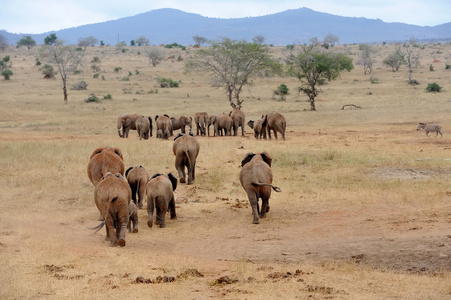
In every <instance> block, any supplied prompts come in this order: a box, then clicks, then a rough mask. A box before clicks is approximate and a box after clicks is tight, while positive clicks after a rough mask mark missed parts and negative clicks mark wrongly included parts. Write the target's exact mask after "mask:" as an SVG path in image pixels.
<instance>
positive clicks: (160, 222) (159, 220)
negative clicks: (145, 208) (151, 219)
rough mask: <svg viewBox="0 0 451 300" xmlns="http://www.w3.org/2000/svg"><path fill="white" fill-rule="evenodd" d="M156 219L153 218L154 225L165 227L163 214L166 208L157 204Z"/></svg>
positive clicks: (164, 214)
mask: <svg viewBox="0 0 451 300" xmlns="http://www.w3.org/2000/svg"><path fill="white" fill-rule="evenodd" d="M156 208H157V209H156V214H155V217H156V220H155V225H160V228H164V227H166V222H165V216H166V212H167V210H168V208H167V207H160V206H157V207H156Z"/></svg>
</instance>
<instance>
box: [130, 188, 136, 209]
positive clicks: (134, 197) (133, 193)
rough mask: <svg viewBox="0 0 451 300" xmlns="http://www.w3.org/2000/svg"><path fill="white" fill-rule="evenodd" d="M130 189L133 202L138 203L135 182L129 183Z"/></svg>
mask: <svg viewBox="0 0 451 300" xmlns="http://www.w3.org/2000/svg"><path fill="white" fill-rule="evenodd" d="M130 189H131V190H132V201H133V203H135V204H136V205H138V203H137V202H136V192H137V186H136V183H132V184H130Z"/></svg>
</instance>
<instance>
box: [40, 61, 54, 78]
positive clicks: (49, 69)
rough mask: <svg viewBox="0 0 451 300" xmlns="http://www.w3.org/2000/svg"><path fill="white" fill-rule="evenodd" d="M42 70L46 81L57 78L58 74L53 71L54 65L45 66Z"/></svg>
mask: <svg viewBox="0 0 451 300" xmlns="http://www.w3.org/2000/svg"><path fill="white" fill-rule="evenodd" d="M40 70H41V71H42V74H43V75H44V78H46V79H47V78H53V77H55V74H56V72H55V71H54V70H53V66H52V65H48V64H45V65H44V66H43V67H41V68H40Z"/></svg>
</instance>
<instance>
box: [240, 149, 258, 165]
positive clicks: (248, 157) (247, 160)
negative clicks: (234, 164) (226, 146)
mask: <svg viewBox="0 0 451 300" xmlns="http://www.w3.org/2000/svg"><path fill="white" fill-rule="evenodd" d="M254 156H255V153H250V152H249V153H248V154H246V155H245V156H244V158H243V160H242V161H241V166H242V167H244V165H245V164H247V163H248V162H250V161H251V160H252V158H253V157H254Z"/></svg>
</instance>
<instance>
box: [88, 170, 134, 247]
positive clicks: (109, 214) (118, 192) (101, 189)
mask: <svg viewBox="0 0 451 300" xmlns="http://www.w3.org/2000/svg"><path fill="white" fill-rule="evenodd" d="M94 200H95V203H96V206H97V208H98V209H99V211H100V213H101V214H102V216H103V218H104V221H103V222H102V223H101V224H100V225H99V226H97V230H99V229H100V228H102V227H103V225H105V228H106V238H105V240H109V241H110V246H112V247H115V246H117V245H119V246H121V247H123V246H125V232H126V230H127V226H128V223H129V220H130V219H129V205H130V201H131V190H130V187H129V185H128V183H127V181H126V180H125V178H124V177H122V175H121V174H119V173H116V174H112V173H110V172H108V173H106V174H105V175H104V176H103V178H102V180H101V181H100V182H99V183H98V184H97V186H96V189H95V191H94Z"/></svg>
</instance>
